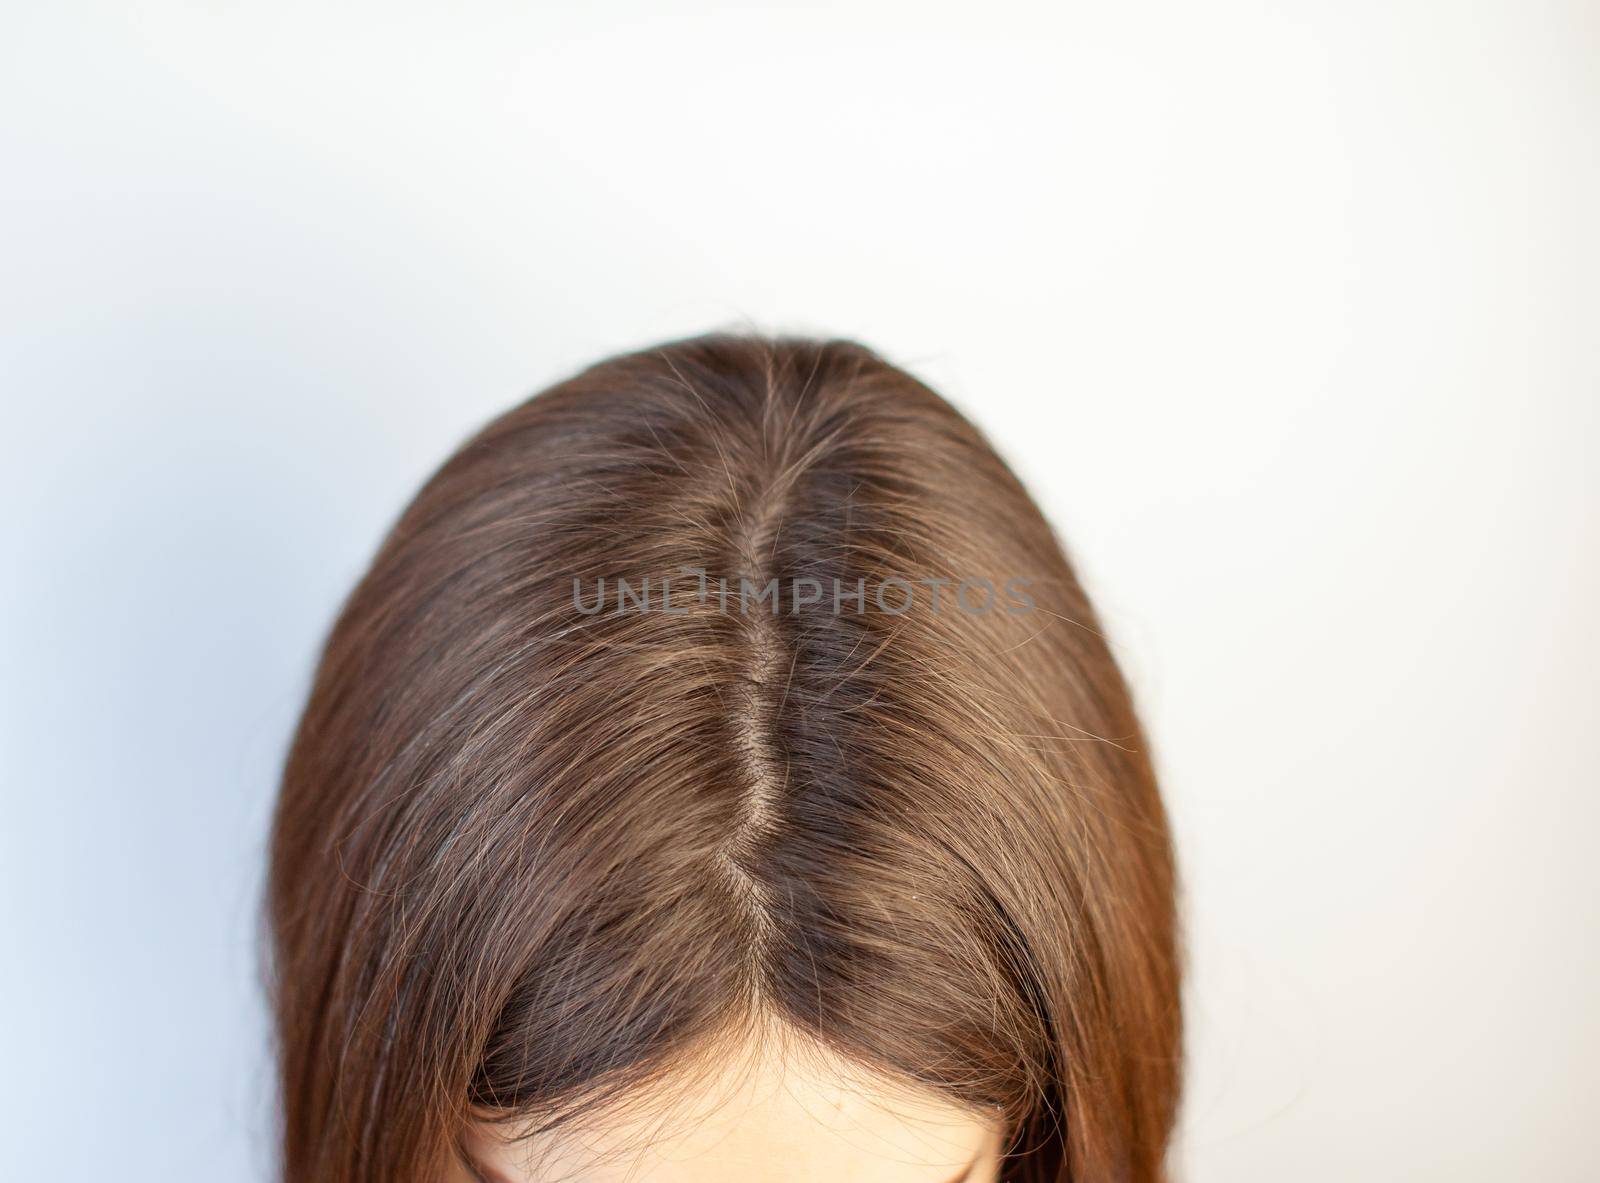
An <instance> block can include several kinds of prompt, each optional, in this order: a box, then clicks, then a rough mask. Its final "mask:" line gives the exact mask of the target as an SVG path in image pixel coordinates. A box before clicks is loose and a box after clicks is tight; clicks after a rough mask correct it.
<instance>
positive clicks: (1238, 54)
mask: <svg viewBox="0 0 1600 1183" xmlns="http://www.w3.org/2000/svg"><path fill="white" fill-rule="evenodd" d="M4 25H5V32H4V34H3V36H0V167H3V185H0V201H3V223H0V392H3V398H4V415H3V420H0V423H3V428H0V482H3V487H0V530H3V533H0V547H3V550H0V571H3V579H4V583H3V585H0V630H3V631H0V646H3V648H0V671H3V694H4V698H3V702H0V712H3V713H0V776H3V793H4V797H3V810H0V835H3V844H0V857H3V866H0V875H3V880H0V888H3V898H0V1145H3V1151H0V1155H3V1158H0V1174H3V1175H4V1176H5V1177H7V1178H11V1179H17V1180H23V1179H45V1178H49V1179H53V1180H85V1181H87V1180H104V1179H117V1180H122V1181H127V1183H146V1181H148V1183H158V1181H160V1183H171V1181H173V1180H196V1181H198V1180H207V1181H212V1180H227V1181H233V1180H265V1179H267V1178H268V1177H269V1175H270V1172H271V1169H272V1161H273V1138H272V1124H271V1105H272V1081H271V1076H270V1067H269V1065H270V1060H269V1056H268V1033H267V1028H266V1024H265V1020H264V1016H263V1008H262V1002H261V993H260V987H259V982H258V939H259V928H258V919H257V918H258V895H259V890H260V878H261V862H262V850H263V839H264V832H265V826H266V823H267V819H268V814H269V809H270V803H271V795H272V792H273V787H274V778H275V775H276V772H277V768H278V762H279V760H280V759H281V756H282V753H283V750H284V745H285V739H286V737H287V734H288V731H289V729H290V727H291V726H292V723H293V719H294V716H295V713H296V710H297V708H298V705H299V702H300V699H301V696H302V694H303V692H304V690H305V688H306V685H307V676H308V673H309V670H310V667H311V663H312V661H313V658H314V654H315V650H316V646H317V644H318V642H319V640H320V637H321V635H322V633H323V631H324V629H325V628H326V627H327V625H328V624H329V622H330V619H331V615H332V613H333V611H334V609H335V606H336V604H337V603H338V601H339V599H340V597H341V596H342V595H343V593H344V592H345V591H346V590H347V588H348V587H349V586H350V584H351V583H352V581H353V580H354V578H355V577H356V575H357V574H358V572H359V571H360V570H361V568H362V566H363V564H364V563H365V562H366V560H367V559H368V558H369V556H370V554H371V552H372V550H373V548H374V546H375V545H376V543H377V541H378V539H379V537H380V535H381V533H382V531H383V530H384V528H385V527H386V526H387V524H388V523H389V521H390V520H391V519H392V518H393V516H394V515H395V514H396V513H397V512H398V511H399V509H400V507H401V506H402V504H403V503H404V502H405V500H406V499H407V498H408V497H409V496H410V494H411V492H412V491H413V490H414V489H415V487H416V486H417V485H418V484H419V482H420V481H421V480H422V479H423V478H424V477H425V476H426V475H427V473H428V472H429V471H430V470H431V469H432V468H433V466H435V465H436V464H437V463H439V462H440V461H441V460H442V459H443V458H444V457H445V456H446V455H447V454H448V452H449V451H450V450H451V448H452V447H453V446H454V445H455V444H456V443H457V442H459V441H460V440H461V438H462V437H463V436H464V435H465V434H466V433H468V432H469V431H470V430H472V429H473V428H474V427H475V426H476V425H478V424H479V423H480V422H482V421H483V420H484V419H485V418H486V417H488V416H490V415H491V414H493V413H495V412H497V411H498V410H500V409H502V408H504V407H506V406H508V405H510V404H511V403H513V402H515V401H517V400H519V399H521V398H523V397H525V396H526V395H528V394H530V393H532V392H533V391H534V390H537V389H539V388H540V387H542V386H544V385H546V384H548V383H550V382H551V381H553V380H555V379H557V378H560V377H562V376H564V375H566V374H567V373H569V372H570V371H572V370H573V369H574V368H576V367H578V366H580V365H582V364H585V363H587V362H589V361H592V360H596V359H598V358H600V357H602V356H605V355H607V354H610V353H612V352H615V351H618V350H621V349H624V348H629V347H635V346H641V345H645V344H649V343H652V342H654V341H657V340H660V339H663V338H668V337H673V336H678V335H683V334H688V333H693V332H699V331H703V330H707V329H711V328H716V327H727V326H733V327H754V328H760V329H766V330H792V331H803V332H818V333H829V334H842V335H847V336H854V337H858V338H860V339H862V340H864V341H866V342H868V343H870V344H872V345H874V346H875V347H877V348H878V349H880V350H881V351H883V352H884V353H885V354H886V355H888V356H889V357H890V358H891V359H892V360H895V361H897V362H899V363H901V364H904V365H906V366H908V367H909V368H911V369H912V370H913V371H914V372H916V373H918V374H919V375H921V376H923V377H924V378H926V379H927V380H928V381H929V382H931V383H932V384H934V385H935V386H936V387H937V388H939V389H940V390H942V391H943V392H944V393H945V394H946V395H947V396H948V397H949V398H950V399H951V400H952V401H954V402H955V403H956V404H957V405H958V406H959V407H961V408H962V409H963V410H965V411H966V412H967V413H968V414H970V415H971V416H972V417H974V418H975V419H976V420H977V422H978V423H979V424H980V425H981V426H982V427H983V428H984V429H985V430H987V431H988V432H989V433H990V435H991V437H992V438H993V440H994V441H995V443H996V445H997V446H998V447H999V448H1000V449H1001V450H1002V452H1003V453H1004V454H1005V455H1006V456H1007V457H1008V458H1009V459H1010V460H1011V461H1012V462H1013V464H1014V465H1015V467H1016V468H1017V470H1018V471H1019V472H1020V473H1021V475H1022V476H1023V477H1024V479H1025V480H1026V481H1027V482H1028V484H1029V485H1030V487H1031V488H1032V490H1033V492H1034V493H1035V495H1036V496H1037V497H1038V499H1039V500H1040V502H1041V503H1042V504H1043V506H1044V507H1045V509H1046V512H1047V513H1049V514H1050V516H1051V517H1052V519H1053V520H1054V521H1055V522H1056V524H1057V525H1058V526H1059V528H1060V530H1061V533H1062V536H1063V537H1064V539H1065V541H1066V543H1067V546H1068V548H1069V551H1070V553H1071V554H1072V556H1073V557H1074V559H1075V561H1076V562H1077V563H1078V565H1079V567H1080V570H1081V572H1082V574H1083V577H1084V579H1085V581H1086V582H1087V584H1088V586H1089V588H1090V590H1091V592H1092V593H1093V594H1094V595H1095V596H1096V597H1097V599H1098V603H1099V604H1100V606H1101V608H1102V610H1103V612H1104V614H1105V617H1106V620H1107V623H1108V626H1109V630H1110V632H1111V635H1112V637H1113V639H1114V641H1115V644H1116V649H1117V652H1118V654H1119V656H1120V658H1121V660H1122V661H1123V663H1124V664H1125V667H1126V669H1127V670H1128V672H1129V675H1130V677H1131V678H1132V679H1133V682H1134V684H1135V687H1136V690H1137V693H1138V697H1139V701H1140V704H1141V707H1142V709H1143V711H1144V712H1145V715H1146V717H1147V719H1148V722H1149V725H1150V729H1151V732H1152V734H1153V737H1154V742H1155V745H1156V749H1157V753H1158V756H1159V760H1160V765H1161V768H1162V770H1163V773H1164V779H1165V785H1166V791H1167V794H1168V797H1169V800H1170V803H1171V809H1172V813H1173V817H1174V823H1175V826H1176V828H1177V832H1178V838H1179V843H1180V849H1181V856H1182V863H1183V869H1184V874H1185V879H1186V897H1185V906H1186V908H1187V912H1188V916H1189V921H1188V932H1189V949H1190V966H1191V972H1190V978H1189V993H1188V1007H1189V1011H1188V1013H1189V1022H1190V1077H1189V1087H1188V1092H1187V1104H1186V1109H1185V1112H1184V1117H1183V1124H1182V1129H1181V1132H1180V1135H1179V1138H1178V1143H1177V1147H1176V1150H1175V1153H1174V1161H1175V1163H1176V1164H1177V1165H1178V1167H1179V1168H1180V1173H1181V1177H1182V1178H1184V1179H1188V1180H1194V1181H1197V1183H1211V1181H1220V1180H1229V1181H1246V1183H1248V1181H1256V1180H1259V1181H1262V1183H1266V1181H1273V1183H1276V1181H1279V1180H1285V1179H1294V1180H1299V1181H1302V1183H1307V1181H1309V1183H1317V1181H1321V1180H1440V1181H1444V1180H1449V1181H1451V1183H1458V1181H1461V1180H1485V1181H1488V1180H1494V1181H1500V1180H1505V1179H1541V1180H1580V1179H1592V1178H1593V1177H1594V1175H1593V1171H1594V1169H1595V1168H1594V1152H1593V1148H1592V1146H1591V1144H1590V1143H1591V1141H1592V1138H1591V1133H1592V1126H1593V1120H1594V1104H1595V1096H1596V1094H1597V1092H1600V1068H1597V1064H1600V1015H1597V1004H1596V995H1597V993H1600V991H1597V987H1596V970H1597V968H1600V966H1597V953H1596V926H1597V920H1600V916H1597V894H1600V893H1597V890H1596V889H1597V883H1600V870H1597V868H1596V863H1595V840H1596V825H1597V823H1600V808H1597V806H1596V790H1597V788H1600V777H1597V776H1596V771H1595V769H1596V767H1597V757H1600V750H1597V749H1600V741H1597V738H1596V726H1597V719H1596V697H1597V694H1596V690H1597V677H1596V658H1597V656H1600V646H1597V638H1596V629H1595V616H1596V604H1597V603H1600V578H1597V577H1600V558H1597V552H1600V545H1597V544H1600V539H1597V530H1596V504H1597V490H1596V476H1595V471H1594V463H1593V459H1594V453H1595V450H1596V445H1597V438H1596V418H1597V405H1600V347H1597V339H1600V333H1597V329H1600V300H1597V294H1600V285H1597V282H1596V271H1597V266H1600V250H1597V246H1600V243H1597V233H1596V210H1600V165H1597V144H1600V128H1597V124H1600V69H1597V60H1600V9H1597V8H1596V7H1595V6H1594V5H1593V4H1588V5H1585V4H1583V3H1571V4H1558V3H1539V2H1530V0H1499V2H1494V0H1487V2H1483V3H1460V2H1456V0H1438V2H1434V3H1428V2H1422V0H1399V2H1395V0H1389V2H1383V3H1379V2H1363V0H1340V2H1330V3H1272V2H1267V0H1260V2H1257V3H1245V2H1240V0H1222V2H1218V3H1205V4H1200V3H1180V2H1172V3H1155V4H1152V3H1138V2H1130V3H1093V4H1089V3H1082V4H1071V3H1069V4H1042V3H1041V4H1018V3H1009V2H1005V0H1001V2H994V3H986V4H981V5H961V6H953V7H945V6H940V5H935V4H928V3H918V4H885V3H850V4H840V5H837V6H823V5H816V6H799V5H760V6H750V5H735V4H726V5H719V4H712V3H704V2H701V3H683V4H675V5H674V4H614V3H605V2H598V3H564V4H545V5H539V4H504V5H494V4H485V3H475V2H456V3H449V4H444V3H439V4H434V5H424V4H420V3H414V2H397V0H390V2H388V3H375V2H366V3H338V4H335V3H317V4H301V3H286V2H284V0H274V2H271V3H265V2H263V3H253V4H237V3H236V4H205V5H202V4H198V3H197V4H177V3H170V2H168V3H147V4H125V3H124V4H110V3H107V4H104V5H96V4H90V3H81V2H68V0H56V2H51V3H43V2H37V3H24V2H22V0H16V2H13V3H11V4H8V5H6V14H5V21H4Z"/></svg>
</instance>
